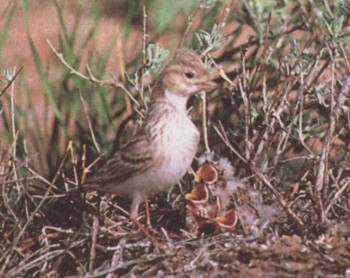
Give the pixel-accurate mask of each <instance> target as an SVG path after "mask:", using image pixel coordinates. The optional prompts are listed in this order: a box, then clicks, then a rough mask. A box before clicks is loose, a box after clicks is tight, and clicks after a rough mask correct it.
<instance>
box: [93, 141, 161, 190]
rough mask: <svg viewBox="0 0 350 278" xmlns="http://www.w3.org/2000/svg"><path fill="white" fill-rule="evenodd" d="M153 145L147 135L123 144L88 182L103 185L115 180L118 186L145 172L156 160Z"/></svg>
mask: <svg viewBox="0 0 350 278" xmlns="http://www.w3.org/2000/svg"><path fill="white" fill-rule="evenodd" d="M151 145H152V144H151V142H150V141H149V138H147V136H145V135H143V136H138V137H137V138H135V139H134V140H132V141H130V142H129V143H127V144H126V145H124V146H122V147H121V149H119V151H117V152H116V153H115V154H114V155H113V156H112V157H111V158H110V159H109V160H108V161H107V163H106V164H105V165H104V166H102V168H101V169H100V170H99V171H97V172H96V174H94V175H93V176H92V177H91V178H89V179H88V180H87V182H86V183H87V184H98V185H99V186H103V184H107V183H111V182H113V183H114V184H115V186H117V185H118V183H121V182H123V181H125V180H126V179H127V178H128V177H131V176H134V175H137V174H139V173H142V172H144V171H145V170H147V169H149V168H150V167H152V166H153V165H154V164H155V161H156V159H155V150H154V148H152V147H151Z"/></svg>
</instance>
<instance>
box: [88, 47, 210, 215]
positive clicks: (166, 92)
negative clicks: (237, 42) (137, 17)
mask: <svg viewBox="0 0 350 278" xmlns="http://www.w3.org/2000/svg"><path fill="white" fill-rule="evenodd" d="M215 85H216V84H215V82H213V81H212V78H211V77H210V74H209V72H208V70H207V67H206V66H205V64H204V63H203V62H202V61H201V58H200V56H199V55H197V54H196V52H194V51H193V50H190V49H187V48H180V49H177V50H176V51H175V53H174V55H173V57H172V58H171V59H170V61H168V63H167V64H166V65H165V66H164V68H163V70H161V73H160V74H159V77H158V79H157V81H156V82H155V85H154V86H153V89H152V94H151V103H150V105H149V108H148V111H147V112H146V115H145V118H144V120H143V123H142V124H141V126H140V128H139V129H138V130H137V131H136V134H135V136H134V137H133V138H131V140H130V141H128V142H127V143H126V144H124V145H123V146H121V147H120V149H119V150H117V152H116V153H115V154H113V155H112V156H111V158H110V159H109V160H108V161H107V162H106V164H105V165H104V166H102V167H101V168H100V169H99V170H97V172H96V173H95V174H93V175H92V176H91V177H89V178H88V179H87V180H86V182H85V183H84V184H83V185H82V189H84V190H94V191H99V192H107V193H114V194H116V195H119V196H122V197H126V198H129V199H131V201H132V203H131V207H130V213H129V217H130V219H131V220H134V221H137V218H138V211H139V206H140V204H142V202H145V201H147V199H148V198H149V197H151V196H152V195H154V194H156V193H160V192H162V191H165V190H168V189H170V188H171V187H172V186H173V185H175V184H176V183H177V182H178V181H179V180H180V179H181V178H182V177H183V176H184V175H185V173H186V172H187V170H188V169H189V167H190V165H191V163H192V160H193V159H194V157H195V154H196V151H197V147H198V144H199V139H200V136H199V132H198V130H197V128H196V126H195V125H194V123H193V122H192V121H191V119H190V117H189V115H188V113H187V112H188V111H187V107H186V105H187V101H188V99H189V98H190V97H191V96H193V95H195V94H196V93H198V92H200V91H202V90H208V89H213V88H215Z"/></svg>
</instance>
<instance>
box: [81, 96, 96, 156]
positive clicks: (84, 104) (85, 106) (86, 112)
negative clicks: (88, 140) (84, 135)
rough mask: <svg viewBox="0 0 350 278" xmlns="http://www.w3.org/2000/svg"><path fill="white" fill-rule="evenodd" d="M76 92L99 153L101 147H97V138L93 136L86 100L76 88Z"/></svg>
mask: <svg viewBox="0 0 350 278" xmlns="http://www.w3.org/2000/svg"><path fill="white" fill-rule="evenodd" d="M78 93H79V97H80V100H81V103H82V104H83V107H84V114H85V117H86V120H87V122H88V126H89V130H90V134H91V137H92V141H93V142H94V145H95V148H96V150H97V152H98V153H99V154H101V149H100V147H99V145H98V143H97V140H96V137H95V133H94V130H93V128H92V123H91V120H90V117H89V112H88V107H87V105H86V102H85V100H84V98H83V95H82V93H81V91H80V90H78Z"/></svg>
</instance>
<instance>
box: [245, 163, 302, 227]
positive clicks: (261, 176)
mask: <svg viewBox="0 0 350 278" xmlns="http://www.w3.org/2000/svg"><path fill="white" fill-rule="evenodd" d="M251 169H252V170H253V172H254V173H255V175H257V176H258V178H259V179H260V180H261V181H262V182H263V183H264V184H265V185H266V186H267V187H268V188H269V189H270V190H271V192H272V193H273V195H275V197H276V198H277V200H278V202H279V203H280V204H281V206H282V207H283V208H284V210H285V211H286V212H287V213H288V215H289V216H290V217H292V219H293V220H294V221H295V222H296V223H297V224H299V225H300V226H304V222H303V221H302V220H301V218H300V217H299V216H298V215H297V214H296V213H295V212H294V211H293V210H292V209H291V208H290V207H289V206H288V204H287V202H286V201H285V199H284V198H283V197H282V196H281V194H280V193H279V192H278V191H277V190H276V188H275V187H274V186H273V185H272V184H271V183H270V181H269V180H268V179H267V178H266V177H265V175H264V174H263V173H262V172H261V171H260V169H258V168H256V167H255V166H254V165H252V166H251Z"/></svg>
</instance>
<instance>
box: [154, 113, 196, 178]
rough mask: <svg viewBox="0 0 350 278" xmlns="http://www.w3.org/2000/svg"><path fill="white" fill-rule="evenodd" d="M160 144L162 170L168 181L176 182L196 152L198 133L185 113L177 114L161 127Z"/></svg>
mask: <svg viewBox="0 0 350 278" xmlns="http://www.w3.org/2000/svg"><path fill="white" fill-rule="evenodd" d="M161 132H162V136H160V138H162V139H161V140H162V142H159V146H162V147H161V149H160V150H159V151H160V152H162V154H163V158H164V159H163V165H162V168H163V171H164V172H166V173H164V174H166V176H167V177H169V182H170V183H176V182H178V180H179V179H181V178H182V177H183V175H184V174H185V173H186V171H187V170H188V168H189V167H190V165H191V162H192V160H193V158H194V156H195V154H196V150H197V146H198V142H199V133H198V130H197V128H196V127H195V125H194V124H193V123H192V121H191V120H190V119H189V118H188V117H187V115H177V116H174V117H173V118H172V119H170V120H169V121H168V122H167V124H166V125H165V126H164V127H163V130H162V131H161Z"/></svg>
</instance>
